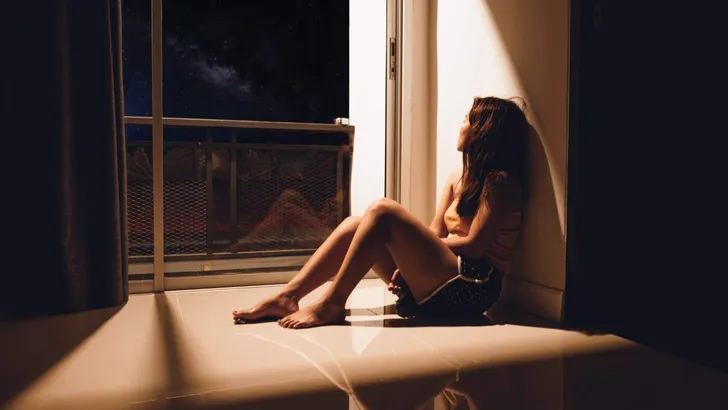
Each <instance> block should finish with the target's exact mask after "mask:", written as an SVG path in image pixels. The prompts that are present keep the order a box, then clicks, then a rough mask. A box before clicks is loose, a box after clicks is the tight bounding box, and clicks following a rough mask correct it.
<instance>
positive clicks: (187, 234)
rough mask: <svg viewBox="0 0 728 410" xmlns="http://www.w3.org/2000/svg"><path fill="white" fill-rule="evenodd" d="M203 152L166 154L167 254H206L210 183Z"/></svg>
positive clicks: (170, 151) (179, 150) (181, 150)
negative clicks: (207, 180) (208, 185)
mask: <svg viewBox="0 0 728 410" xmlns="http://www.w3.org/2000/svg"><path fill="white" fill-rule="evenodd" d="M205 170H206V156H205V149H204V148H189V147H177V148H167V149H165V153H164V254H165V255H184V254H205V253H207V250H208V249H207V183H206V172H205Z"/></svg>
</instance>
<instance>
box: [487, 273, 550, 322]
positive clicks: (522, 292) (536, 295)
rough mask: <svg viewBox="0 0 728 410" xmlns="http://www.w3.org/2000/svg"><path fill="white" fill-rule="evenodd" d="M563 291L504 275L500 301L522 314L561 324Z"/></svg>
mask: <svg viewBox="0 0 728 410" xmlns="http://www.w3.org/2000/svg"><path fill="white" fill-rule="evenodd" d="M563 297H564V291H563V290H559V289H554V288H550V287H547V286H543V285H540V284H538V283H534V282H530V281H528V280H525V279H523V278H519V277H517V276H512V275H505V276H504V278H503V292H502V294H501V300H502V301H503V302H504V303H506V304H507V305H509V306H512V307H514V308H516V309H518V310H520V311H522V312H524V313H528V314H531V315H534V316H538V317H540V318H543V319H546V320H550V321H552V322H561V307H562V303H563Z"/></svg>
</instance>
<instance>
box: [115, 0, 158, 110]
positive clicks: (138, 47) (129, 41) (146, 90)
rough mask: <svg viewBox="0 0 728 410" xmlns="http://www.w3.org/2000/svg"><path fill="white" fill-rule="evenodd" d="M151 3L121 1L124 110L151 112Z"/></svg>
mask: <svg viewBox="0 0 728 410" xmlns="http://www.w3.org/2000/svg"><path fill="white" fill-rule="evenodd" d="M151 14H152V11H151V4H150V1H149V0H123V1H122V36H123V38H122V46H123V50H122V53H123V57H124V63H123V70H124V113H125V114H126V115H132V116H143V117H149V116H151V115H152V59H151V58H152V43H151Z"/></svg>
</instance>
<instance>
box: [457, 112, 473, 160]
mask: <svg viewBox="0 0 728 410" xmlns="http://www.w3.org/2000/svg"><path fill="white" fill-rule="evenodd" d="M469 130H470V120H469V119H468V114H465V117H464V118H463V122H462V124H461V125H460V135H458V151H460V152H462V151H463V147H464V146H465V138H467V135H468V131H469Z"/></svg>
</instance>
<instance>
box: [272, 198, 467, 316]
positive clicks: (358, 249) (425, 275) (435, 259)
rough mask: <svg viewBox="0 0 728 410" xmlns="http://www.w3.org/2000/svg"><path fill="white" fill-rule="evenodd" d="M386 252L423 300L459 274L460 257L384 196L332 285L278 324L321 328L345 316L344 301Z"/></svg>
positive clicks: (368, 215)
mask: <svg viewBox="0 0 728 410" xmlns="http://www.w3.org/2000/svg"><path fill="white" fill-rule="evenodd" d="M383 252H388V253H389V254H390V255H391V256H392V258H393V260H394V261H395V263H396V265H397V267H399V270H400V274H401V275H402V276H403V277H404V278H405V281H406V282H407V284H408V286H409V289H410V292H411V293H412V296H413V297H414V298H415V300H417V301H421V300H423V299H424V298H426V297H427V296H428V295H430V294H431V293H432V292H434V291H435V290H436V289H437V288H438V287H439V286H441V285H442V284H443V283H445V282H446V281H448V280H450V279H452V278H454V277H455V276H457V274H458V260H457V256H455V254H453V253H452V251H450V249H449V248H448V247H447V246H446V245H445V244H444V243H443V242H442V240H440V238H438V237H437V235H435V234H434V233H433V232H432V231H430V230H429V229H428V228H427V227H426V226H425V225H424V224H422V223H421V222H419V221H418V220H417V219H416V218H415V217H414V216H413V215H412V214H410V213H409V212H407V211H406V210H405V209H404V208H403V207H402V206H401V205H399V204H398V203H396V202H394V201H392V200H388V199H383V200H380V201H379V202H377V203H375V204H373V205H372V206H371V207H369V209H368V210H367V212H366V213H365V214H364V217H363V218H362V221H361V222H360V224H359V228H358V229H357V230H356V233H355V234H354V238H353V239H352V242H351V245H350V246H349V250H348V251H347V253H346V257H345V258H344V261H343V263H342V265H341V268H340V269H339V273H338V274H337V275H336V278H335V279H334V283H333V284H332V286H331V287H330V288H329V290H328V291H327V292H326V294H324V295H323V296H322V298H321V299H320V300H319V301H318V302H317V303H315V304H314V305H312V306H308V307H306V308H304V309H301V310H300V311H298V312H296V313H293V314H291V315H289V316H287V317H285V318H283V319H281V320H280V321H279V322H278V323H279V324H280V325H281V326H283V327H289V328H304V327H311V326H320V325H325V324H328V323H333V322H337V321H340V320H343V319H344V312H345V309H344V305H345V304H346V300H347V299H348V298H349V295H351V292H352V291H353V290H354V288H355V287H356V285H357V284H358V283H359V281H360V280H361V278H362V277H363V276H364V275H365V274H366V272H367V271H369V269H370V268H371V267H372V264H373V262H374V261H375V260H376V259H377V257H379V255H380V254H381V253H383Z"/></svg>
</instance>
